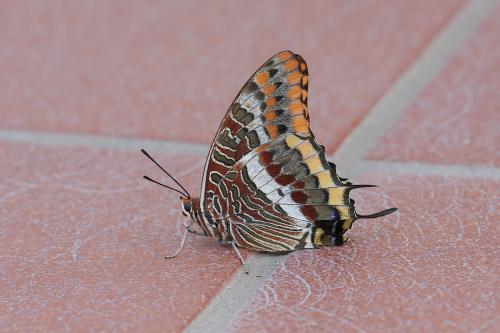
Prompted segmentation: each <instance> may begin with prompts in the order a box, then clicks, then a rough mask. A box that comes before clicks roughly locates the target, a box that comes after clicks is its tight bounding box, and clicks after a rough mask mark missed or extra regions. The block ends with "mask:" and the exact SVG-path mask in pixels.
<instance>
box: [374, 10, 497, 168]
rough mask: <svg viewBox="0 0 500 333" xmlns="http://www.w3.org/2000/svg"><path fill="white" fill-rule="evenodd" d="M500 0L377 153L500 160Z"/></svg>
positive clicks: (492, 163)
mask: <svg viewBox="0 0 500 333" xmlns="http://www.w3.org/2000/svg"><path fill="white" fill-rule="evenodd" d="M499 16H500V6H499V7H497V8H496V10H495V11H494V12H492V13H491V14H490V16H489V18H488V19H487V20H486V21H485V22H484V23H483V24H482V25H481V27H480V28H479V29H478V30H477V31H476V32H475V33H473V34H472V36H471V37H470V39H469V41H468V42H467V43H465V44H464V45H463V46H462V47H461V48H460V49H459V51H458V52H457V53H456V54H455V56H454V57H453V58H452V59H451V61H450V63H449V64H448V65H447V67H446V68H445V70H444V71H443V72H442V73H441V74H440V75H439V76H438V77H437V78H436V79H435V80H434V81H433V82H432V83H431V84H430V85H429V86H428V87H427V88H426V89H425V91H424V92H423V94H422V96H421V97H420V98H419V99H418V100H417V101H416V102H415V103H414V104H413V105H412V106H411V108H410V110H409V112H408V113H406V114H405V115H404V116H403V117H402V119H401V120H400V121H399V123H397V125H396V126H395V127H394V129H393V130H392V131H390V132H389V133H388V134H387V136H386V137H385V138H384V140H382V142H381V143H380V144H379V145H378V147H377V148H376V149H375V150H374V151H373V152H372V154H371V158H375V159H384V160H399V161H419V162H428V163H445V164H466V165H474V164H482V165H489V166H500V131H499V130H498V128H499V124H500V93H499V92H500V75H498V73H500V56H499V54H500V43H498V40H499V35H500V20H499V19H498V17H499Z"/></svg>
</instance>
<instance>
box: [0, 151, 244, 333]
mask: <svg viewBox="0 0 500 333" xmlns="http://www.w3.org/2000/svg"><path fill="white" fill-rule="evenodd" d="M0 156H2V157H3V156H9V158H8V159H4V158H2V163H1V164H0V174H1V176H0V295H1V296H0V313H1V315H0V323H1V327H2V330H5V331H26V332H32V331H112V330H113V331H114V330H117V331H135V332H137V331H139V330H141V331H149V332H152V331H160V330H161V331H169V332H173V331H179V330H181V329H183V328H184V327H185V326H186V325H187V324H188V323H189V322H190V321H191V320H192V318H193V317H194V316H195V315H196V314H197V313H198V312H199V311H200V310H201V309H202V308H203V307H204V306H205V305H206V304H207V302H209V301H210V299H211V298H212V297H213V296H214V295H215V294H216V293H217V292H218V291H219V289H220V288H221V287H222V286H223V285H224V282H225V281H226V280H227V279H228V278H229V277H230V276H231V275H232V273H233V272H234V271H235V269H239V267H240V265H239V261H238V258H237V257H236V256H235V255H234V253H233V252H232V250H231V249H230V248H228V247H224V246H222V245H219V244H218V243H217V242H216V241H213V240H209V239H205V238H197V239H194V238H192V237H191V238H189V239H188V241H187V245H186V248H185V250H184V251H183V252H182V253H181V254H180V256H179V257H177V258H175V259H171V260H165V259H164V258H163V257H164V255H165V254H166V253H170V252H173V251H174V250H175V249H176V248H177V246H178V244H179V243H180V237H181V233H182V228H181V218H182V215H181V214H180V205H179V199H178V195H176V194H174V193H170V192H168V191H167V190H164V189H162V188H160V187H159V186H156V185H153V184H149V183H147V182H146V181H143V180H141V178H140V177H141V176H142V175H143V173H147V174H149V175H150V176H152V177H153V176H154V177H155V178H158V179H160V178H162V177H161V173H160V171H159V170H157V169H156V168H155V167H154V166H152V165H151V163H149V161H148V160H146V158H145V157H144V156H142V155H141V154H140V153H139V152H137V153H116V152H109V151H94V150H89V149H82V148H79V149H67V148H57V149H56V148H50V147H43V148H42V147H37V146H31V145H18V144H15V145H10V144H0ZM158 157H159V159H160V160H161V161H162V162H164V164H165V166H168V169H170V170H172V172H173V173H174V174H175V175H177V177H179V179H180V180H182V181H183V182H184V183H185V184H186V186H187V187H188V189H191V190H192V192H193V193H195V189H196V190H197V187H198V184H199V180H200V179H199V176H200V172H201V168H202V164H203V159H197V158H193V157H189V158H188V157H183V156H166V155H159V156H158Z"/></svg>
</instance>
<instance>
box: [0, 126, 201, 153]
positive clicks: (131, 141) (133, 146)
mask: <svg viewBox="0 0 500 333" xmlns="http://www.w3.org/2000/svg"><path fill="white" fill-rule="evenodd" d="M0 141H5V142H13V143H32V144H41V145H58V146H67V147H92V148H103V149H113V150H125V151H139V150H140V149H141V148H144V149H146V150H150V151H154V152H159V153H172V154H183V155H194V156H198V155H203V156H206V154H207V153H208V149H209V148H210V146H209V145H205V144H198V143H189V142H176V141H161V140H150V139H136V138H129V137H113V136H104V135H93V134H73V133H53V132H38V131H37V132H32V131H20V130H9V129H0Z"/></svg>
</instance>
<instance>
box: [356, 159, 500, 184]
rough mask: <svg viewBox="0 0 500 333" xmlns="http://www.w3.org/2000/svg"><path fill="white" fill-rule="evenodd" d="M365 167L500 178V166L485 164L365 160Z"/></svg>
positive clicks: (394, 171) (432, 174)
mask: <svg viewBox="0 0 500 333" xmlns="http://www.w3.org/2000/svg"><path fill="white" fill-rule="evenodd" d="M363 169H366V170H369V171H370V172H371V171H375V172H390V173H402V174H414V175H422V176H445V177H448V176H464V177H471V178H489V179H500V168H498V167H494V166H485V165H460V164H448V165H447V164H430V163H420V162H414V161H409V162H406V161H379V160H377V161H375V160H365V161H363Z"/></svg>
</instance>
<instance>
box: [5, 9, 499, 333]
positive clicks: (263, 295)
mask: <svg viewBox="0 0 500 333" xmlns="http://www.w3.org/2000/svg"><path fill="white" fill-rule="evenodd" d="M476 2H477V1H476ZM478 3H479V5H478V6H479V7H480V6H486V5H485V4H486V1H484V2H483V3H480V1H479V2H478ZM467 5H468V3H467V2H466V1H465V0H442V1H431V0H425V1H422V0H412V1H389V0H384V1H380V0H377V1H375V0H363V1H356V2H347V1H340V0H339V1H313V2H310V3H307V4H306V3H305V2H301V1H274V2H264V1H253V2H238V3H237V2H232V1H216V2H211V3H210V5H207V4H205V2H202V1H183V2H182V3H180V2H166V1H163V2H160V1H153V2H146V3H141V2H133V1H127V2H120V5H117V4H116V3H103V2H97V1H85V2H62V1H45V2H29V1H16V2H0V161H1V162H0V175H1V176H0V331H5V332H13V331H22V332H33V331H53V332H84V331H129V332H137V331H144V332H160V331H162V332H179V331H183V330H186V331H188V332H197V331H198V332H199V331H205V330H203V329H201V330H200V329H199V328H196V327H197V326H196V325H195V324H194V323H196V322H197V320H198V321H199V320H202V319H204V318H206V316H207V313H209V311H212V310H214V309H215V310H214V311H215V313H219V314H223V316H220V317H217V318H211V320H212V321H213V322H214V323H215V324H213V323H208V322H207V326H206V327H205V329H206V330H211V328H212V327H218V328H219V331H233V332H297V331H303V332H309V331H330V332H337V331H339V332H344V331H355V332H358V331H359V332H361V331H366V332H387V331H390V332H471V331H476V332H494V331H495V327H499V326H500V309H499V307H498V304H499V301H500V299H499V297H498V290H499V288H500V282H499V280H498V272H499V268H500V261H499V259H498V258H499V254H500V253H499V246H500V241H499V237H498V236H499V234H500V230H499V226H498V222H499V220H500V214H499V210H498V209H499V207H498V201H499V200H498V193H497V192H498V185H499V181H500V177H499V176H498V175H499V170H498V167H499V154H498V152H499V151H500V137H499V131H498V130H496V127H498V126H495V125H496V124H498V123H500V112H499V111H500V100H499V98H498V96H500V95H499V94H498V91H499V90H500V81H499V79H498V75H496V73H499V72H500V61H499V59H500V48H499V47H498V43H497V42H496V41H497V40H498V39H499V38H500V24H499V23H498V20H497V19H496V18H497V17H498V16H499V15H500V4H497V5H496V6H491V8H493V9H492V10H491V12H489V13H487V15H486V16H485V18H484V19H481V20H480V22H478V27H477V28H474V29H473V30H472V31H470V35H467V36H466V38H465V37H464V41H463V42H462V43H461V44H460V45H459V46H458V48H457V50H456V51H455V52H454V53H453V55H452V56H451V58H450V59H449V61H448V62H447V63H446V64H445V65H444V67H443V70H442V71H441V72H439V73H436V75H435V76H434V77H433V80H432V81H431V82H430V83H429V85H428V86H427V87H426V88H425V89H424V91H423V92H422V94H420V95H419V96H418V97H417V98H416V100H415V101H412V103H411V104H410V107H409V108H408V110H407V111H405V112H404V114H403V115H402V116H401V117H400V118H399V119H397V120H396V121H395V125H394V126H393V127H392V128H391V129H390V130H389V131H388V133H387V134H386V135H385V136H384V137H383V139H382V140H380V142H378V143H377V144H376V145H375V148H374V149H373V150H372V151H371V152H370V153H369V155H368V156H359V157H358V159H359V160H360V163H361V166H364V165H365V166H366V168H363V167H362V168H361V169H362V172H361V175H360V176H359V177H357V180H358V181H362V182H370V183H375V184H378V185H380V186H381V187H380V188H379V189H375V190H365V191H359V193H356V194H354V197H355V198H356V202H357V203H359V210H360V211H361V212H371V211H374V210H377V209H380V208H385V207H392V206H396V207H398V208H399V211H398V213H397V214H393V215H391V216H388V217H386V218H382V219H378V220H375V221H358V222H357V223H356V224H355V226H354V228H353V229H352V232H351V234H350V237H351V239H350V241H349V242H348V243H347V244H346V245H345V246H343V247H336V248H327V249H320V250H314V251H301V252H296V253H292V254H290V255H288V256H287V257H285V258H283V259H282V262H281V264H278V265H275V266H274V268H273V269H272V270H271V271H270V273H269V276H263V277H257V276H255V275H253V276H252V274H250V276H249V277H245V278H246V279H250V280H249V281H252V283H254V284H256V285H257V286H258V288H257V290H256V291H255V292H250V293H248V294H245V293H244V292H243V293H242V290H243V291H244V289H245V284H242V287H240V288H241V290H240V289H235V288H234V287H231V286H234V285H235V284H234V283H235V282H234V281H245V280H242V278H241V276H242V274H240V273H241V272H240V265H239V261H238V258H237V257H236V256H235V254H234V253H233V251H232V250H231V249H230V248H228V247H226V246H223V245H220V244H218V243H217V242H216V241H213V240H210V239H203V238H202V239H200V238H195V237H191V238H188V240H187V244H186V247H185V249H184V251H183V252H182V254H181V255H180V256H179V257H177V258H175V259H173V260H165V259H164V258H163V257H164V256H165V254H168V253H170V252H172V251H174V250H175V249H176V247H177V246H178V244H179V242H180V236H181V234H182V230H183V229H182V224H181V222H182V215H181V212H180V203H179V199H178V195H176V194H175V193H171V192H169V191H166V190H164V189H162V188H158V187H156V186H153V185H151V184H149V183H146V182H145V181H143V180H142V179H141V177H142V175H143V174H148V175H150V176H152V177H153V178H159V179H162V180H164V179H163V178H162V175H161V173H160V171H159V170H158V169H156V168H155V167H154V166H153V165H151V163H150V162H149V161H148V160H147V159H146V158H145V157H144V156H142V155H141V154H140V152H139V151H138V149H137V148H138V146H137V144H138V143H137V142H138V141H137V140H138V139H147V140H156V141H155V142H157V143H158V145H156V146H154V147H156V148H155V149H154V150H155V151H154V152H155V156H156V157H158V159H159V160H160V161H161V162H162V164H164V165H165V166H168V169H169V170H171V171H172V173H173V174H175V175H176V176H177V177H178V178H179V179H180V180H181V181H182V183H183V184H185V185H186V187H188V189H189V190H190V191H191V192H193V193H196V192H197V191H198V190H199V184H200V179H201V173H202V168H203V163H204V158H205V156H203V154H199V153H194V151H195V149H194V147H195V146H194V145H193V144H197V143H201V144H205V145H208V144H209V142H210V141H211V139H212V136H213V135H214V132H215V130H216V128H217V126H218V125H219V121H220V120H221V118H222V116H223V114H224V112H225V109H226V108H227V107H228V106H229V104H230V101H231V99H232V97H234V95H235V94H236V92H237V91H238V90H239V88H240V86H241V85H242V84H243V83H244V81H245V80H246V79H247V77H248V76H249V75H250V74H251V73H252V72H253V71H254V70H255V69H256V67H257V66H258V65H259V64H261V63H262V62H263V61H264V60H265V59H266V58H267V57H269V56H270V55H272V54H274V53H275V52H277V51H279V50H282V49H292V50H294V51H295V52H297V53H299V54H301V55H302V56H304V58H305V59H306V61H307V62H308V65H309V72H310V75H311V84H310V87H309V89H310V98H309V101H310V102H309V108H310V115H311V121H312V127H313V130H314V131H315V133H316V134H317V137H318V139H319V141H320V142H322V143H323V144H324V145H325V146H326V147H327V149H328V152H329V154H332V153H333V152H335V151H336V150H337V148H338V147H339V146H340V145H343V144H348V141H349V138H350V136H351V135H352V133H353V132H352V131H353V130H354V129H355V128H357V126H358V125H359V123H360V122H362V121H363V119H364V117H365V116H366V115H367V114H368V113H369V112H370V111H371V110H372V108H373V106H374V105H375V104H376V103H377V102H378V101H379V100H380V99H381V98H383V97H384V96H386V95H388V94H391V91H392V90H391V89H392V87H393V85H394V84H396V82H398V80H399V79H400V78H401V77H402V76H403V75H404V73H405V72H406V71H407V70H408V69H409V68H410V67H412V66H415V65H416V64H417V65H418V63H419V61H420V60H419V59H420V56H421V54H422V53H423V52H424V51H425V50H427V49H428V48H429V47H430V45H431V42H432V41H433V40H435V38H436V37H437V36H438V35H439V33H441V32H442V31H443V30H444V29H445V28H446V27H448V26H450V25H451V24H452V23H453V22H454V20H455V19H456V17H457V16H458V15H459V14H460V13H462V12H463V11H466V10H468V9H467V8H468V7H467ZM436 56H439V55H436ZM424 75H427V74H424ZM428 75H431V74H430V73H429V74H428ZM14 131H16V133H18V134H19V133H21V137H24V139H19V135H18V136H17V139H15V140H14V139H13V137H12V135H13V133H14ZM47 133H48V134H50V133H52V134H62V136H57V137H56V136H54V138H57V140H56V139H54V140H53V141H52V142H46V140H45V142H44V143H43V144H42V143H41V141H42V140H37V135H42V134H43V135H46V134H47ZM73 134H79V135H81V136H82V137H84V138H86V140H83V141H81V142H80V143H77V144H74V143H71V144H70V141H71V140H73V139H74V136H72V135H73ZM64 135H66V136H67V140H61V139H60V138H61V137H62V138H65V136H64ZM117 137H118V138H119V140H118V141H119V142H120V145H119V146H120V147H118V145H117V146H113V145H112V144H108V146H107V147H104V148H103V147H100V146H98V145H97V144H94V143H93V142H97V140H106V138H110V139H111V138H113V139H116V138H117ZM49 138H50V135H49ZM72 138H73V139H72ZM346 138H347V140H346ZM366 140H370V137H369V134H367V137H366ZM49 141H50V140H49ZM113 142H117V141H113ZM141 142H144V143H147V142H150V141H139V143H141ZM172 142H174V143H176V142H179V143H181V144H182V146H179V147H178V148H175V149H171V148H168V147H172V144H171V143H172ZM346 142H347V143H346ZM168 143H170V145H168V147H167V144H168ZM161 144H165V147H164V148H162V147H163V146H161ZM124 147H125V148H124ZM190 147H193V151H189V150H190ZM373 161H376V162H373ZM395 162H397V163H395ZM370 163H378V165H382V166H384V165H386V166H387V167H388V168H389V167H390V168H391V170H395V168H396V169H398V168H399V169H398V171H397V172H392V171H391V172H389V171H385V172H384V171H371V170H369V166H370V165H371V164H370ZM415 164H417V165H418V166H419V167H418V168H415ZM443 165H445V166H449V168H450V169H449V170H450V173H449V174H447V173H446V172H445V173H444V174H438V173H436V172H434V171H433V170H435V168H438V167H442V166H443ZM434 167H435V168H434ZM439 170H442V168H440V169H439ZM457 170H458V171H457ZM461 170H463V174H460V172H461ZM471 170H473V171H474V172H475V173H474V175H472V172H470V171H471ZM424 171H425V172H424ZM340 173H341V174H342V172H340ZM451 174H453V175H451ZM478 175H479V176H478ZM243 254H244V255H245V257H250V258H251V256H252V254H251V253H249V252H243ZM268 261H269V262H273V261H274V258H271V257H270V259H268ZM277 261H278V262H279V260H277ZM254 269H255V270H257V268H255V267H254ZM248 285H250V283H249V284H248ZM231 288H232V289H231ZM222 295H226V296H222ZM227 295H229V296H231V295H233V296H234V297H235V298H236V297H239V298H238V300H239V302H240V304H238V307H239V308H238V309H235V310H234V312H231V310H232V309H231V307H232V306H230V305H229V304H225V303H224V301H222V302H215V301H216V300H218V299H223V300H224V297H227ZM241 295H244V296H241ZM210 313H211V312H210ZM214 325H215V326H214Z"/></svg>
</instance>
